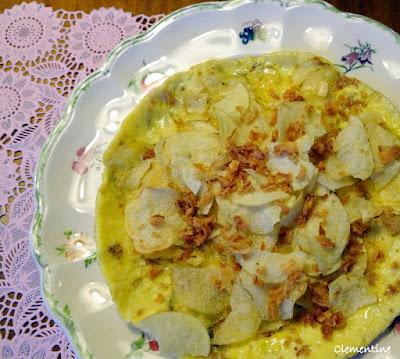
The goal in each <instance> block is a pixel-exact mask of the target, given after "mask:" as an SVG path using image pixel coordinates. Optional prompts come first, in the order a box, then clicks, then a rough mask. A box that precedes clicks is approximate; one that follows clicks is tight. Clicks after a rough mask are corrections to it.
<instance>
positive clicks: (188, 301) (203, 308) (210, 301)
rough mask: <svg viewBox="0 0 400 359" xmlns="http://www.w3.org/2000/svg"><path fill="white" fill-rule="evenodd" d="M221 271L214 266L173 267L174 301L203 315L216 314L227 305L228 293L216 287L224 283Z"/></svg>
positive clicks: (224, 279)
mask: <svg viewBox="0 0 400 359" xmlns="http://www.w3.org/2000/svg"><path fill="white" fill-rule="evenodd" d="M227 280H229V278H225V277H224V274H223V273H222V271H221V269H220V268H219V267H217V266H214V265H209V266H207V267H203V268H192V267H175V268H173V270H172V286H173V291H174V296H175V299H176V300H177V301H178V302H179V303H181V304H182V305H184V306H185V307H187V308H190V309H193V310H195V311H198V312H200V313H204V314H211V315H212V314H218V313H220V312H221V311H222V310H224V309H225V308H226V307H228V305H229V291H227V290H226V289H221V288H219V287H218V285H217V283H225V282H226V281H227Z"/></svg>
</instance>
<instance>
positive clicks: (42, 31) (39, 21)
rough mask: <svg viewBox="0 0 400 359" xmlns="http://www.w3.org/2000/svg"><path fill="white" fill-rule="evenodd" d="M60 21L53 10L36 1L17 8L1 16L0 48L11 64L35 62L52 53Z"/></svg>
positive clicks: (15, 6) (14, 7) (16, 6)
mask: <svg viewBox="0 0 400 359" xmlns="http://www.w3.org/2000/svg"><path fill="white" fill-rule="evenodd" d="M60 25H61V21H60V19H57V16H56V14H55V13H54V12H53V10H52V9H51V8H50V7H45V6H43V5H42V4H37V3H35V2H31V3H28V4H26V3H22V4H20V5H14V6H13V7H12V8H11V9H9V10H6V11H5V12H4V13H3V14H1V15H0V49H1V54H2V56H4V57H5V58H6V59H11V60H12V61H18V60H22V61H26V60H35V59H36V58H37V57H38V56H41V55H43V54H44V53H45V52H46V51H49V50H51V48H52V46H53V44H54V43H55V41H56V39H57V37H58V36H59V29H60Z"/></svg>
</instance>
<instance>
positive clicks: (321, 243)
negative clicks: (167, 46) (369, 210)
mask: <svg viewBox="0 0 400 359" xmlns="http://www.w3.org/2000/svg"><path fill="white" fill-rule="evenodd" d="M321 229H322V230H323V231H324V234H321ZM349 233H350V221H349V218H348V216H347V212H346V210H345V209H344V207H343V205H342V204H341V202H340V200H339V198H338V197H337V196H336V195H335V194H333V193H331V194H329V195H328V197H327V198H326V199H322V198H319V199H318V202H317V204H316V206H315V208H314V211H313V214H312V216H311V217H310V218H309V220H308V221H307V223H306V224H305V226H298V227H296V228H295V230H294V231H293V242H294V244H295V245H296V246H298V248H299V249H300V250H302V251H303V252H305V253H307V254H309V255H310V256H311V258H312V260H313V261H315V264H317V266H318V270H317V271H314V270H313V272H315V273H311V272H310V273H309V274H310V275H313V274H318V273H322V274H324V275H327V274H329V273H331V272H332V271H333V270H336V269H337V268H338V267H339V266H340V261H341V255H342V253H343V250H344V248H345V247H346V244H347V241H348V238H349ZM321 236H325V237H326V239H325V240H324V239H322V240H321ZM311 267H312V265H311V266H310V268H311Z"/></svg>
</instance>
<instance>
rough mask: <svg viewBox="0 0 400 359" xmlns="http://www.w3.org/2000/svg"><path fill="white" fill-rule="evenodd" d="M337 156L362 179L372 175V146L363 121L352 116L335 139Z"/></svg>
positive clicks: (348, 171)
mask: <svg viewBox="0 0 400 359" xmlns="http://www.w3.org/2000/svg"><path fill="white" fill-rule="evenodd" d="M335 144H336V146H337V157H338V159H339V160H340V161H341V162H342V163H343V166H344V167H345V168H346V170H347V173H348V174H349V175H351V176H353V177H355V178H359V179H361V180H365V179H367V178H368V177H369V176H371V174H372V171H373V169H374V159H373V157H372V151H371V146H370V144H369V141H368V136H367V132H366V130H365V127H364V125H363V123H362V121H361V120H360V119H359V118H358V117H355V116H350V119H349V124H348V125H347V127H346V128H345V129H344V130H342V131H340V132H339V134H338V135H337V137H336V139H335Z"/></svg>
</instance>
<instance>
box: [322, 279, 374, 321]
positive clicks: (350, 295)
mask: <svg viewBox="0 0 400 359" xmlns="http://www.w3.org/2000/svg"><path fill="white" fill-rule="evenodd" d="M375 301H376V296H375V295H374V294H373V293H371V290H370V289H369V285H368V281H367V279H366V278H365V277H362V276H359V275H354V274H352V273H351V274H342V275H341V276H340V277H338V278H337V279H335V280H334V281H333V282H332V283H330V284H329V303H330V304H331V305H332V306H333V308H334V309H336V310H339V311H341V312H342V313H344V314H345V315H351V314H353V313H354V312H355V311H356V310H357V309H359V308H361V307H363V306H365V305H368V304H371V303H374V302H375Z"/></svg>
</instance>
